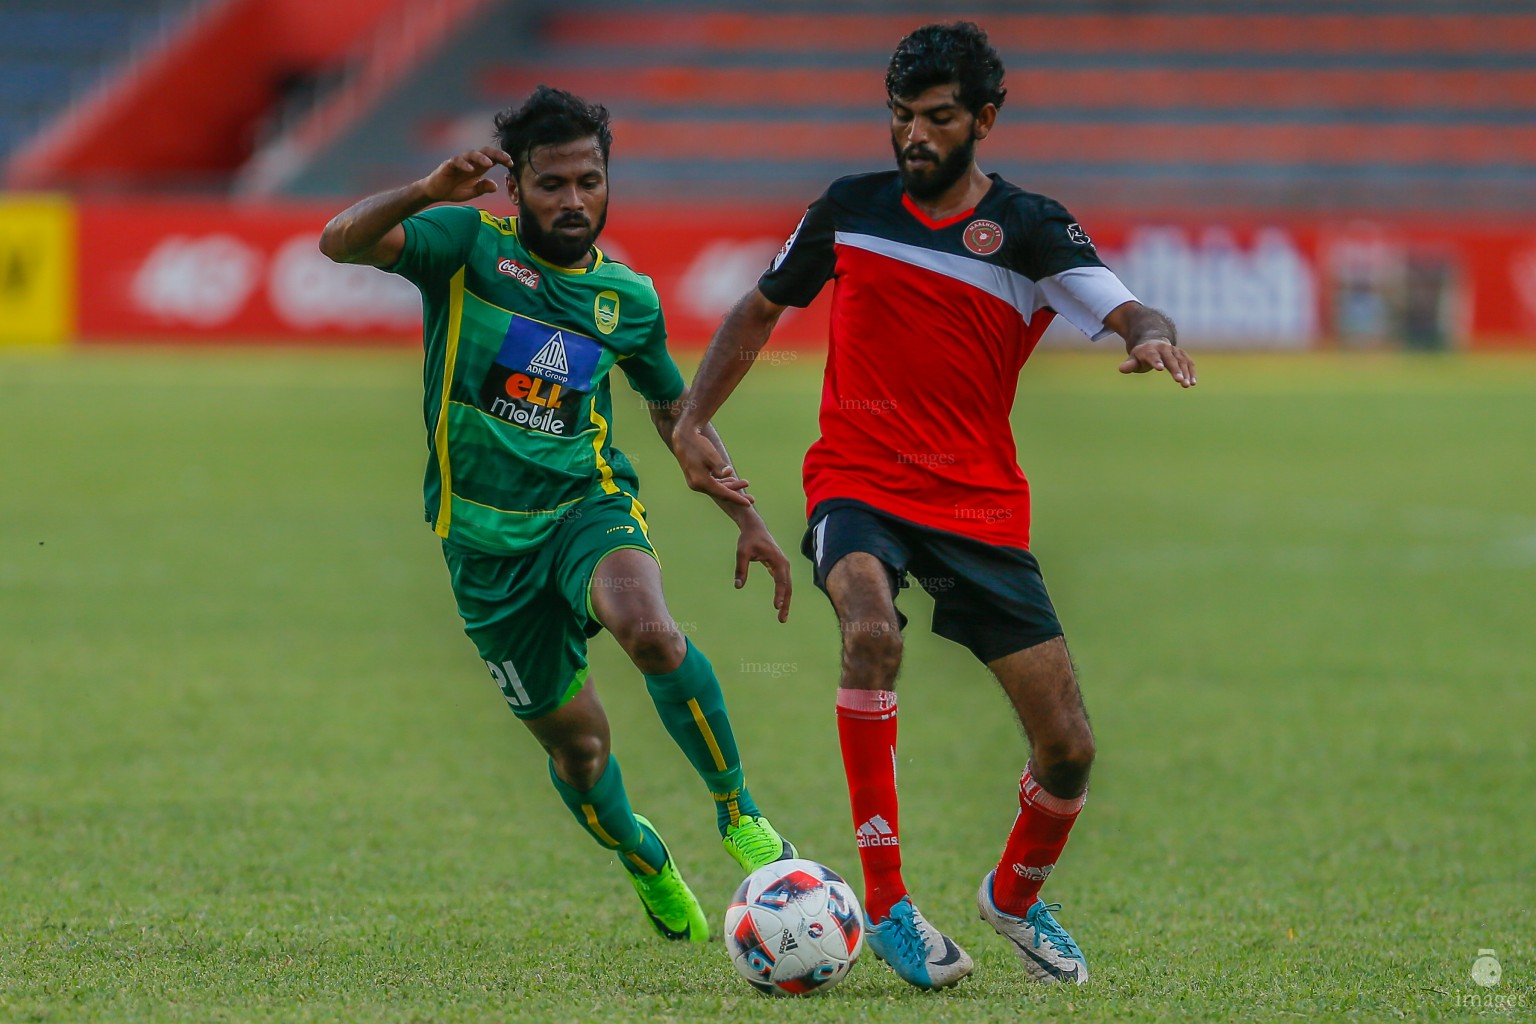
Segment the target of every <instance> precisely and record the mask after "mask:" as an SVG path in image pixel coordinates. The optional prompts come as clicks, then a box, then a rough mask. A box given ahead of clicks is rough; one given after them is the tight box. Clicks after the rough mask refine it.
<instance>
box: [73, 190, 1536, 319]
mask: <svg viewBox="0 0 1536 1024" xmlns="http://www.w3.org/2000/svg"><path fill="white" fill-rule="evenodd" d="M335 209H336V207H335V206H334V205H330V204H327V205H325V206H317V205H313V204H288V203H284V204H272V203H264V204H256V205H241V204H232V203H224V202H215V201H198V202H187V201H177V202H158V203H141V202H133V203H129V202H86V203H82V204H81V205H80V207H79V217H78V230H79V245H80V251H81V252H82V253H83V254H85V255H84V257H83V263H82V266H81V275H80V280H79V298H78V307H77V314H78V331H79V334H80V336H81V337H82V338H83V339H84V340H87V341H95V342H112V341H142V340H146V339H152V340H157V341H178V340H185V341H190V342H197V341H216V342H224V341H239V340H254V341H289V342H296V343H300V342H307V341H314V340H319V341H326V342H333V343H348V342H364V343H366V342H377V341H381V340H383V341H398V342H401V343H409V342H411V341H414V340H415V339H416V338H417V337H419V333H418V332H419V330H420V320H419V315H420V313H419V310H420V305H419V301H418V299H417V296H416V291H415V289H414V288H412V287H411V285H409V284H408V283H406V282H405V281H403V280H400V279H398V278H395V277H393V276H391V275H388V274H382V273H379V272H378V271H375V270H372V269H370V268H366V267H344V266H336V265H334V264H332V263H331V262H330V261H328V260H327V259H325V257H323V256H321V255H320V253H319V251H318V249H317V248H316V241H317V239H318V237H319V232H320V229H321V227H322V226H323V225H324V224H325V222H326V220H327V219H328V218H329V217H330V216H331V214H332V213H334V212H335ZM495 212H498V213H501V212H505V210H500V209H498V210H496V211H495ZM801 212H802V211H801V210H799V209H784V208H779V207H764V208H754V207H745V208H741V207H736V208H717V209H711V208H668V207H656V206H646V205H642V204H630V205H628V206H626V207H623V208H616V212H615V213H614V215H613V216H612V218H611V220H610V222H609V225H608V228H607V230H606V231H605V233H604V235H603V237H602V239H601V241H600V243H599V244H600V245H601V246H602V248H603V249H604V250H605V251H606V252H607V253H608V255H609V256H610V257H611V258H613V259H617V260H620V261H622V262H625V263H628V264H630V265H631V266H633V267H634V268H635V269H637V270H639V271H640V272H641V273H645V274H649V275H650V276H651V277H652V278H653V279H654V280H655V282H656V286H657V288H658V290H659V291H660V293H661V295H662V299H663V302H664V304H665V308H666V311H667V321H668V325H669V328H670V333H671V335H672V337H673V338H674V340H675V343H676V345H677V347H679V348H690V347H697V346H700V345H702V344H703V343H704V342H705V341H707V340H708V338H709V336H710V334H711V332H712V331H713V330H714V328H715V327H716V325H717V324H718V323H719V322H720V318H721V317H722V316H723V315H724V314H725V312H726V310H728V309H729V308H730V306H731V304H732V303H733V302H734V301H735V300H736V299H737V298H739V297H740V296H741V295H742V294H743V293H744V292H745V291H746V290H747V289H749V288H750V287H752V285H753V283H754V282H755V281H756V280H757V276H758V274H759V273H761V272H762V270H763V268H765V267H766V266H767V265H768V262H769V261H770V260H771V259H772V258H773V255H774V253H776V252H777V251H778V250H779V248H780V246H782V245H783V244H784V240H785V239H786V238H787V237H788V235H789V233H790V232H791V231H792V230H794V227H795V224H796V223H797V221H798V220H799V218H800V214H801ZM1088 227H1089V228H1090V230H1091V232H1092V235H1093V239H1094V242H1095V244H1096V245H1097V247H1098V249H1099V251H1100V253H1101V255H1102V256H1103V257H1104V259H1105V262H1107V263H1108V264H1109V265H1110V266H1111V267H1113V268H1114V269H1115V270H1116V271H1117V272H1119V273H1120V275H1121V276H1122V277H1123V278H1124V279H1125V281H1126V283H1127V284H1128V285H1129V286H1130V288H1131V290H1132V291H1133V292H1135V293H1136V295H1137V296H1138V297H1139V298H1141V299H1142V301H1144V302H1147V303H1148V304H1150V305H1154V306H1157V307H1158V308H1160V309H1164V310H1166V311H1167V312H1168V313H1169V314H1170V315H1172V316H1173V318H1174V320H1175V321H1176V322H1177V323H1178V324H1179V327H1180V335H1181V338H1182V339H1183V340H1184V341H1186V342H1187V343H1188V344H1190V345H1205V346H1209V347H1222V348H1254V349H1305V348H1315V347H1340V348H1376V347H1410V348H1423V349H1444V348H1466V347H1476V348H1483V347H1514V346H1524V347H1531V348H1536V224H1530V225H1523V226H1515V227H1507V226H1496V225H1495V226H1478V225H1457V224H1443V225H1442V224H1420V223H1380V222H1365V221H1360V222H1352V221H1348V220H1342V221H1339V222H1336V223H1334V222H1329V223H1319V222H1306V223H1286V222H1283V221H1276V222H1271V223H1264V222H1255V223H1246V224H1245V223H1235V222H1234V223H1225V222H1224V223H1204V222H1200V221H1196V220H1185V221H1182V222H1173V221H1170V222H1167V223H1159V224H1127V223H1113V222H1106V223H1102V224H1097V225H1088ZM830 291H831V289H827V290H826V291H825V292H824V293H823V295H822V296H821V298H819V299H818V300H817V301H816V303H815V304H813V305H812V306H811V308H810V309H808V310H804V311H800V310H791V311H789V312H788V313H786V315H785V317H784V319H783V320H782V321H781V322H780V325H779V328H778V329H777V330H776V331H775V334H774V344H776V345H785V346H796V347H808V346H817V345H821V344H824V342H825V332H826V323H827V309H828V307H829V304H830V303H829V295H830ZM1055 331H1056V333H1055V334H1054V335H1053V337H1055V338H1056V339H1058V340H1065V339H1066V338H1067V337H1068V336H1069V335H1070V334H1071V332H1070V331H1067V332H1063V331H1061V330H1060V329H1055Z"/></svg>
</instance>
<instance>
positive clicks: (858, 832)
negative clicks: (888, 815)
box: [853, 814, 901, 846]
mask: <svg viewBox="0 0 1536 1024" xmlns="http://www.w3.org/2000/svg"><path fill="white" fill-rule="evenodd" d="M853 835H854V843H855V845H857V846H900V845H901V840H900V839H898V838H897V837H896V834H895V833H894V832H893V831H892V830H891V823H890V822H888V821H886V820H885V818H884V817H882V816H881V815H878V814H877V815H875V816H874V817H873V818H870V819H869V820H868V821H866V822H865V823H864V824H862V825H860V826H859V827H858V828H857V829H855V830H854V833H853Z"/></svg>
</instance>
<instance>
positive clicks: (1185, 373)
mask: <svg viewBox="0 0 1536 1024" xmlns="http://www.w3.org/2000/svg"><path fill="white" fill-rule="evenodd" d="M1104 326H1105V327H1108V328H1109V329H1110V330H1112V331H1114V332H1115V333H1116V334H1118V335H1120V337H1122V338H1124V339H1125V353H1126V356H1127V358H1126V360H1125V362H1123V363H1121V364H1120V372H1121V373H1146V372H1148V371H1149V370H1167V371H1168V373H1169V374H1170V375H1171V376H1172V377H1173V379H1174V382H1175V383H1177V384H1178V385H1179V386H1180V387H1186V388H1192V387H1194V386H1195V384H1197V383H1198V381H1197V380H1196V379H1195V361H1194V360H1193V359H1191V358H1190V356H1189V353H1188V352H1186V351H1184V350H1183V349H1181V348H1179V347H1178V332H1177V331H1176V330H1175V329H1174V326H1173V321H1172V320H1170V319H1168V317H1166V316H1165V315H1163V314H1162V313H1160V312H1158V311H1157V310H1155V309H1153V308H1152V307H1151V306H1143V305H1142V304H1141V303H1139V302H1125V303H1121V304H1120V305H1119V306H1116V307H1115V308H1114V310H1113V311H1111V312H1110V314H1109V315H1108V316H1106V317H1105V318H1104Z"/></svg>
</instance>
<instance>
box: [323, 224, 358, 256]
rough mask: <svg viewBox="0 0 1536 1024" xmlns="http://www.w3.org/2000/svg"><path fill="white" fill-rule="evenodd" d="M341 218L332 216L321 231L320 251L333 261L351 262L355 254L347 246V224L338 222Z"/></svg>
mask: <svg viewBox="0 0 1536 1024" xmlns="http://www.w3.org/2000/svg"><path fill="white" fill-rule="evenodd" d="M340 220H341V218H340V217H332V218H331V221H330V223H328V224H326V226H325V229H324V230H323V231H321V232H320V251H321V252H322V253H323V254H324V255H325V257H326V259H328V260H330V261H331V262H332V263H351V262H352V261H353V260H354V259H355V254H354V253H352V252H350V251H349V250H348V248H347V243H346V233H347V232H346V225H345V224H341V223H338V222H339V221H340Z"/></svg>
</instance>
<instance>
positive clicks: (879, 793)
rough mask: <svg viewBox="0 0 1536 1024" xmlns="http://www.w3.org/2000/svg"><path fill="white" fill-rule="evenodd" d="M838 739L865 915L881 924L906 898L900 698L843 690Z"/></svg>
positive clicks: (839, 702) (882, 692)
mask: <svg viewBox="0 0 1536 1024" xmlns="http://www.w3.org/2000/svg"><path fill="white" fill-rule="evenodd" d="M837 738H838V741H839V744H840V745H841V747H842V749H843V774H844V775H846V776H847V778H848V802H849V804H850V805H851V806H852V808H853V829H854V832H853V836H854V841H855V842H856V843H857V844H858V847H859V862H860V864H861V865H862V866H863V868H864V912H865V913H866V914H868V915H869V919H870V920H871V921H876V922H878V921H882V920H884V919H885V918H887V917H889V916H890V914H891V907H892V905H894V904H895V903H896V902H897V901H899V900H900V899H901V898H902V897H903V896H905V895H906V894H907V885H906V883H905V882H903V881H902V880H901V839H900V834H899V833H898V832H897V829H896V694H895V693H894V692H892V691H890V690H849V689H839V690H838V691H837Z"/></svg>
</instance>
